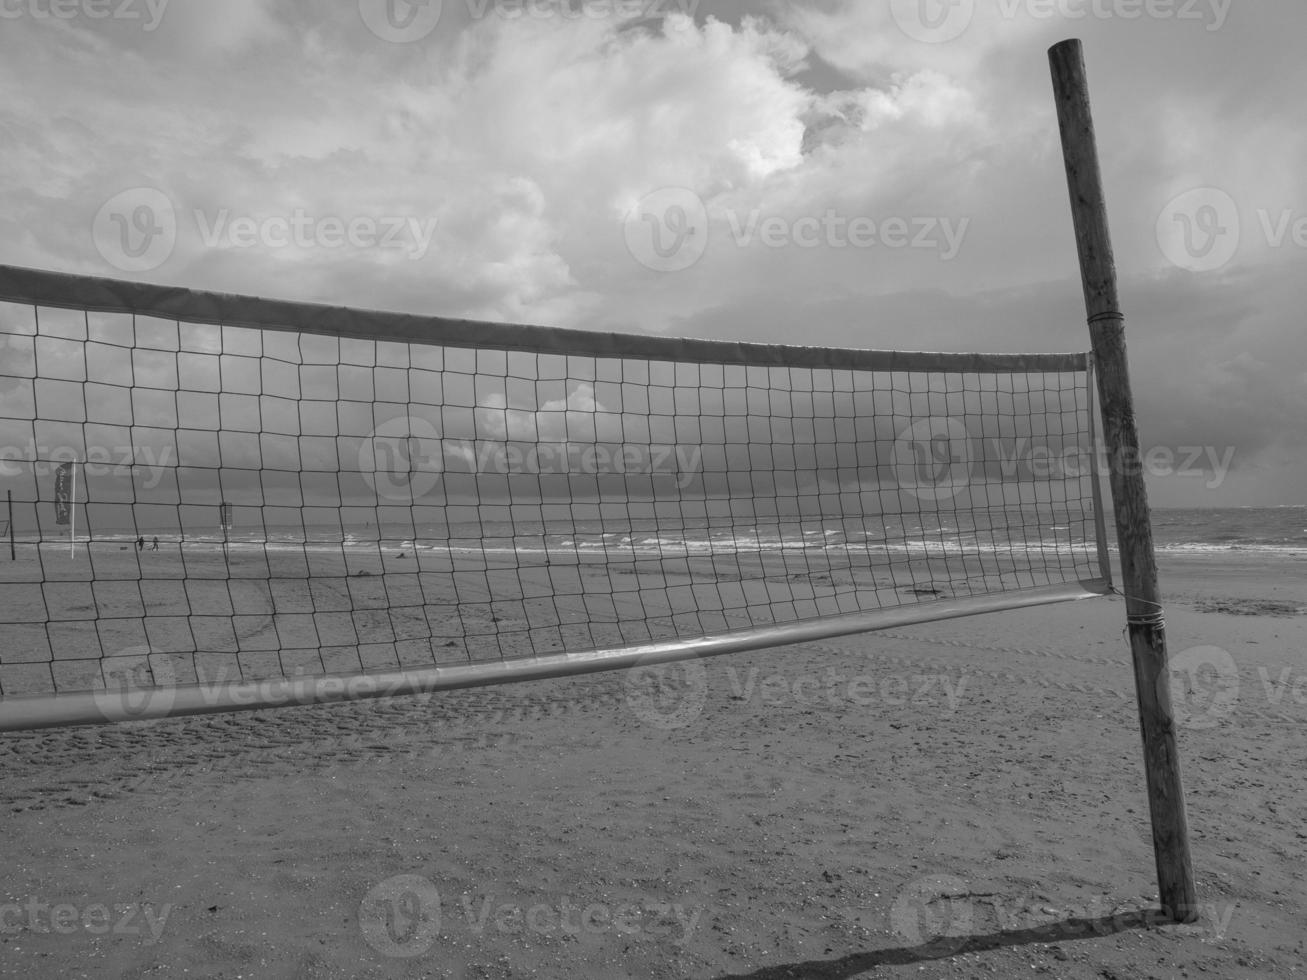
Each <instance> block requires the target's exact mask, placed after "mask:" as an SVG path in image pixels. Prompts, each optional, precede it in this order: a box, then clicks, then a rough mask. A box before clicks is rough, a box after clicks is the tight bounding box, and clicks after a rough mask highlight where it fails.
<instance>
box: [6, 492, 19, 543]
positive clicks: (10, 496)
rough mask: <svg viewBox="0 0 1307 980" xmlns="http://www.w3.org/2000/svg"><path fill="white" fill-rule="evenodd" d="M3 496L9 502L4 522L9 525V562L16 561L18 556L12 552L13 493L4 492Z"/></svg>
mask: <svg viewBox="0 0 1307 980" xmlns="http://www.w3.org/2000/svg"><path fill="white" fill-rule="evenodd" d="M5 496H6V497H7V498H8V502H9V509H8V511H6V516H7V517H8V518H9V520H8V521H7V522H6V523H7V524H8V525H9V560H10V561H17V560H18V555H17V554H16V553H15V552H14V492H13V491H12V490H6V491H5Z"/></svg>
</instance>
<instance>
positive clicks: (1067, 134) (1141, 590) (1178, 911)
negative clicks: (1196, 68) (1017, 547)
mask: <svg viewBox="0 0 1307 980" xmlns="http://www.w3.org/2000/svg"><path fill="white" fill-rule="evenodd" d="M1048 60H1049V65H1050V67H1051V69H1052V74H1053V92H1054V97H1055V100H1056V102H1057V117H1058V127H1059V129H1060V130H1061V134H1062V154H1063V157H1064V160H1065V162H1066V175H1067V188H1068V190H1069V192H1070V195H1071V213H1072V216H1073V218H1074V219H1075V230H1076V245H1077V248H1078V250H1079V253H1080V274H1081V279H1082V281H1083V285H1084V292H1085V311H1086V313H1087V315H1088V318H1089V335H1090V338H1091V341H1092V346H1093V352H1094V367H1095V375H1096V377H1097V379H1098V394H1099V405H1100V406H1101V409H1100V411H1101V413H1102V420H1103V443H1104V448H1105V449H1106V451H1107V459H1108V479H1109V483H1110V485H1111V488H1112V504H1113V509H1114V511H1115V517H1116V534H1117V543H1118V547H1119V548H1120V555H1121V580H1122V587H1123V589H1124V593H1125V606H1126V626H1127V629H1128V631H1129V634H1130V651H1131V655H1132V658H1133V661H1134V673H1135V691H1136V694H1137V696H1138V700H1139V727H1140V731H1141V733H1142V735H1143V742H1144V772H1145V774H1146V777H1147V782H1148V808H1149V813H1150V815H1151V818H1152V826H1153V854H1154V857H1155V858H1156V862H1157V883H1158V890H1159V894H1160V897H1161V903H1162V906H1163V907H1164V908H1165V910H1166V913H1167V914H1168V915H1169V916H1170V917H1171V918H1172V919H1174V920H1175V921H1176V922H1193V921H1195V920H1196V919H1197V918H1198V903H1197V897H1196V893H1195V890H1194V873H1193V864H1192V861H1191V859H1190V856H1189V828H1188V818H1187V816H1186V814H1185V804H1184V788H1183V786H1182V784H1181V780H1180V755H1179V751H1178V748H1177V745H1176V736H1175V718H1174V715H1173V713H1172V709H1171V680H1170V675H1169V673H1168V671H1167V664H1166V632H1165V629H1166V625H1165V620H1164V619H1163V617H1162V606H1161V603H1160V600H1159V593H1158V588H1157V558H1156V555H1155V554H1154V552H1153V529H1152V525H1151V523H1150V522H1149V514H1148V498H1147V493H1146V490H1145V487H1144V478H1143V470H1142V468H1141V467H1140V465H1139V433H1138V431H1137V430H1136V428H1135V421H1134V404H1133V396H1132V394H1131V391H1130V374H1129V370H1128V368H1127V364H1126V347H1125V317H1124V316H1123V315H1122V314H1121V312H1120V304H1119V301H1118V296H1117V283H1116V260H1115V258H1114V257H1113V254H1112V240H1111V236H1110V234H1109V232H1108V226H1107V203H1106V198H1105V197H1104V194H1103V182H1102V173H1101V171H1100V169H1099V163H1098V148H1097V144H1096V142H1095V139H1094V122H1093V116H1092V114H1091V111H1090V105H1089V84H1088V81H1087V77H1086V73H1085V58H1084V50H1083V47H1082V45H1081V43H1080V41H1079V40H1077V39H1072V40H1068V41H1062V42H1061V43H1060V44H1056V45H1054V46H1053V47H1052V48H1050V49H1049V52H1048Z"/></svg>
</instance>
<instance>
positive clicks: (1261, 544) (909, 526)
mask: <svg viewBox="0 0 1307 980" xmlns="http://www.w3.org/2000/svg"><path fill="white" fill-rule="evenodd" d="M244 510H245V511H246V517H247V519H246V520H240V521H238V522H237V526H235V527H233V528H231V529H229V530H228V531H227V532H226V533H225V534H224V533H223V531H222V530H221V529H218V528H212V527H210V528H204V529H194V530H186V531H185V532H184V533H180V530H179V528H177V527H176V525H172V526H165V525H159V526H153V527H146V526H140V527H138V528H121V527H120V528H103V527H101V528H96V527H92V528H89V529H88V528H87V527H86V526H85V525H83V526H82V527H81V528H79V529H78V531H79V533H78V538H79V540H82V541H85V540H86V539H87V537H88V536H89V537H90V538H91V539H92V540H94V541H98V542H104V543H109V542H116V543H124V542H133V541H135V539H136V537H137V535H138V534H143V535H144V536H145V538H146V539H147V546H148V544H149V543H152V539H153V537H154V536H155V535H156V534H157V535H158V536H159V538H160V541H161V543H164V544H176V543H178V542H179V541H184V542H186V543H187V544H188V545H193V546H199V547H204V546H214V545H222V544H223V543H224V540H225V543H226V544H227V546H228V547H230V548H236V549H238V550H247V549H266V550H270V551H275V550H280V549H294V550H300V549H303V548H305V547H308V548H309V549H330V550H337V549H339V548H340V547H341V546H342V545H343V546H345V547H346V548H352V547H359V548H368V549H375V548H377V547H382V548H391V547H395V548H400V549H404V548H409V549H416V550H418V551H437V552H441V551H444V552H461V553H468V552H471V553H479V554H486V555H491V554H500V555H502V554H512V553H518V554H521V555H527V554H532V553H536V554H550V555H561V554H564V553H567V552H573V553H576V554H577V555H591V556H603V555H608V556H610V557H616V556H618V555H620V554H622V553H626V554H636V555H649V554H657V555H663V556H668V555H677V554H679V555H721V554H730V553H736V552H778V551H784V552H792V551H824V552H827V553H830V552H838V551H849V552H862V553H867V552H870V553H872V554H876V553H881V554H891V555H892V554H907V555H912V556H919V557H932V556H933V557H947V556H951V555H967V554H980V555H983V554H995V553H1011V552H1013V551H1020V552H1023V553H1031V552H1043V553H1046V554H1053V553H1058V552H1062V553H1077V554H1086V553H1091V552H1093V551H1095V550H1096V541H1095V537H1094V530H1093V526H1092V524H1091V522H1090V521H1089V520H1087V519H1086V518H1085V517H1084V516H1083V515H1081V514H1080V513H1079V512H1078V511H1075V510H1073V511H1070V512H1069V513H1068V510H1067V509H1065V508H1061V507H1060V508H1056V509H1053V508H1049V507H1047V506H1039V507H1026V508H1007V509H993V510H984V511H976V512H971V511H963V510H959V511H957V512H952V511H941V512H939V513H928V514H904V515H898V514H895V515H883V514H882V515H877V514H868V515H865V516H862V517H858V518H850V517H834V518H819V517H801V518H800V517H793V518H777V517H775V516H772V517H769V518H759V517H749V518H746V519H739V518H734V517H732V516H731V515H730V514H721V515H717V516H712V517H709V516H706V515H700V516H698V517H683V516H680V515H677V516H670V517H667V518H662V519H658V520H654V519H651V518H633V517H630V516H629V515H626V516H624V515H621V514H613V515H611V516H605V517H604V518H603V519H602V520H596V519H589V518H573V517H562V518H560V519H556V520H551V521H543V522H542V521H536V520H518V521H517V522H516V523H515V524H509V523H507V522H505V521H503V520H498V519H485V520H482V521H479V522H477V521H466V520H463V521H457V522H451V523H433V522H429V521H428V522H424V523H420V524H419V523H413V522H398V523H396V522H388V521H381V522H371V521H365V522H363V523H362V524H359V523H354V524H350V525H345V526H342V525H334V524H318V525H308V526H288V525H270V526H266V527H261V526H257V525H253V524H252V523H251V522H250V520H249V519H248V517H250V516H253V515H257V513H258V512H257V509H256V508H246V509H244ZM460 510H462V511H463V513H464V515H466V512H467V510H468V508H460ZM496 510H498V511H502V508H496ZM283 513H284V511H283ZM356 513H357V511H356ZM427 516H430V515H429V513H428V515H427ZM1109 521H1110V516H1109ZM1152 522H1153V537H1154V544H1155V546H1156V549H1157V551H1158V552H1160V553H1167V552H1175V553H1184V554H1191V555H1203V554H1210V555H1221V554H1228V553H1231V552H1245V553H1248V554H1250V555H1252V554H1256V553H1266V554H1268V555H1270V554H1281V555H1294V556H1304V557H1307V505H1293V506H1284V507H1237V508H1205V509H1166V508H1155V509H1154V510H1153V514H1152ZM52 531H54V529H53V528H46V529H44V533H43V534H41V535H40V540H42V541H43V542H44V543H51V542H57V541H65V542H66V541H67V529H65V528H59V529H58V530H57V531H54V533H51V532H52ZM88 531H89V532H90V534H89V535H88ZM37 538H38V536H37V535H35V534H32V533H31V532H27V533H24V532H21V531H20V532H19V534H18V541H19V542H20V543H32V542H34V541H35V540H37ZM1107 542H1108V547H1109V550H1115V547H1116V540H1115V534H1114V532H1113V531H1112V529H1111V527H1110V526H1109V528H1108V533H1107Z"/></svg>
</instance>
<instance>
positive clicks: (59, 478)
mask: <svg viewBox="0 0 1307 980" xmlns="http://www.w3.org/2000/svg"><path fill="white" fill-rule="evenodd" d="M72 511H73V464H72V463H60V464H59V466H58V467H57V468H56V469H55V471H54V522H55V523H56V524H68V523H70V520H71V517H72Z"/></svg>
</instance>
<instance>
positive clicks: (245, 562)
mask: <svg viewBox="0 0 1307 980" xmlns="http://www.w3.org/2000/svg"><path fill="white" fill-rule="evenodd" d="M14 291H15V290H14V289H13V288H10V289H9V290H8V291H7V295H8V297H9V298H10V299H14V295H13V294H14ZM197 295H201V296H202V295H203V294H197ZM62 302H66V301H61V303H62ZM184 302H185V301H184ZM191 302H193V305H194V306H195V308H196V310H197V313H196V316H195V317H194V319H193V320H190V319H188V318H187V316H186V315H185V314H184V312H183V313H182V314H179V315H171V316H167V317H161V316H154V315H144V314H141V313H134V312H129V311H123V310H118V311H114V310H110V311H107V312H106V311H99V310H96V309H93V308H90V307H92V306H93V305H96V304H91V303H86V304H84V305H83V306H82V307H75V308H69V307H67V306H64V305H59V306H55V305H48V304H46V303H43V302H41V301H40V299H39V298H38V299H37V300H34V301H30V302H22V301H17V302H5V303H0V344H3V360H0V445H3V446H4V447H5V448H4V450H3V453H0V455H2V456H3V459H2V460H0V467H3V486H4V489H5V490H7V491H8V493H7V495H5V500H6V501H10V502H9V503H8V504H7V507H8V512H7V513H6V514H4V515H3V516H0V521H8V522H9V525H8V530H7V531H6V535H7V538H6V541H5V542H4V544H6V545H8V543H9V539H12V542H13V557H12V558H10V555H9V554H3V553H0V594H2V595H3V601H2V602H0V627H3V630H4V635H5V643H4V645H3V647H2V648H0V694H4V695H13V694H26V693H46V692H65V691H78V690H89V689H95V688H99V687H103V686H105V685H108V684H111V683H114V680H115V678H116V677H120V676H121V674H122V672H123V671H130V672H132V673H133V674H134V675H135V678H136V680H137V681H138V682H139V681H140V680H141V676H142V675H145V676H146V682H149V683H156V684H186V683H194V682H211V681H215V680H216V681H233V680H249V679H254V678H263V677H270V676H283V675H284V676H293V675H300V674H337V673H357V672H367V671H374V670H388V669H395V668H399V667H404V668H407V667H421V666H442V665H448V664H460V663H477V662H485V661H499V660H514V659H520V658H535V657H541V656H545V655H548V654H554V653H558V652H561V651H579V650H591V649H608V648H614V647H628V646H630V645H633V644H643V643H651V642H659V641H673V640H678V639H683V638H686V637H697V636H703V635H705V634H714V633H720V632H724V631H734V630H740V629H750V628H759V627H767V626H771V625H775V624H784V623H792V622H800V621H806V620H812V619H818V618H822V617H833V616H840V615H843V614H848V613H856V612H866V611H868V610H875V609H885V608H892V607H896V606H902V605H904V604H912V603H925V602H931V601H934V600H936V599H938V598H941V597H948V598H957V597H965V596H979V595H987V594H993V593H996V592H1004V591H1010V590H1020V589H1030V588H1034V587H1038V586H1046V585H1052V584H1057V583H1064V582H1078V581H1091V580H1098V579H1101V578H1104V577H1105V574H1104V573H1105V569H1104V567H1103V565H1102V560H1103V553H1102V549H1101V547H1100V546H1099V543H1098V542H1099V541H1100V540H1101V535H1100V534H1099V531H1100V530H1101V524H1100V520H1101V515H1100V514H1099V513H1098V508H1097V506H1096V498H1095V479H1096V477H1095V469H1094V466H1093V462H1094V461H1093V446H1092V440H1091V414H1092V413H1091V404H1090V397H1089V391H1090V387H1089V375H1088V373H1087V360H1086V358H1085V357H1083V356H1078V355H1068V356H1052V355H1050V356H1048V357H1046V358H1041V357H1034V356H1032V357H1027V358H1023V359H1022V358H1012V359H1010V361H1004V360H1002V359H1001V358H1000V359H997V360H996V359H995V358H992V357H991V358H986V357H980V356H978V357H974V358H966V357H962V356H951V355H940V356H939V357H937V358H933V359H932V357H931V356H929V355H911V356H895V355H884V357H883V358H881V359H880V360H877V359H875V358H874V357H871V356H870V355H868V354H867V352H839V351H828V352H824V353H823V354H822V356H821V357H820V358H816V357H814V356H813V355H812V354H811V353H810V352H809V353H807V354H803V355H802V356H800V355H799V354H797V353H796V354H793V355H787V354H786V353H785V352H784V350H783V349H776V348H757V349H749V348H746V347H743V346H738V345H737V346H734V347H732V346H731V345H720V347H718V346H712V345H706V344H698V346H696V345H695V344H694V343H687V344H685V345H682V346H681V347H678V346H677V345H676V342H673V341H667V342H660V341H653V340H648V339H641V340H639V341H638V342H637V341H635V340H630V341H629V342H628V343H625V346H626V347H630V348H632V349H633V352H632V353H629V354H625V353H622V351H623V349H624V341H623V340H622V338H615V337H612V336H604V337H602V338H597V339H596V340H595V342H594V346H595V352H594V353H590V354H587V353H584V348H583V347H579V346H578V345H581V344H584V343H585V341H584V340H578V339H577V335H575V334H567V335H565V336H564V335H563V334H560V335H559V336H562V337H564V340H565V341H566V342H565V343H563V342H561V341H560V342H559V343H558V346H559V347H561V348H563V349H564V350H563V352H551V351H549V350H546V349H539V348H541V347H542V345H541V344H540V343H538V342H537V341H538V340H539V338H540V337H542V336H545V337H548V336H549V334H548V333H547V332H545V331H542V330H541V328H526V329H527V330H528V331H531V330H534V331H536V333H530V334H529V335H525V334H521V335H513V336H511V337H508V338H507V339H506V340H504V341H503V343H502V344H501V345H500V347H494V346H491V347H481V348H477V347H469V346H465V343H464V341H463V339H462V335H458V336H457V337H456V340H457V342H450V340H449V339H448V338H449V336H450V335H451V333H457V332H456V331H451V330H441V329H438V326H439V325H438V323H436V322H435V321H433V324H434V325H433V326H432V327H431V329H430V330H427V331H425V332H426V333H427V334H428V335H429V336H427V337H426V338H424V339H417V338H411V337H404V338H401V339H391V338H387V337H379V338H374V339H367V338H364V337H351V336H340V335H338V333H339V331H337V333H328V332H315V330H314V329H313V326H312V320H313V316H312V315H311V313H312V311H311V310H308V311H307V312H306V313H305V317H304V319H305V320H306V323H299V324H296V325H294V328H293V329H288V327H287V324H286V323H284V322H278V321H276V320H273V319H271V318H270V319H268V322H265V323H261V324H260V323H255V324H251V323H248V322H243V323H242V324H241V325H239V326H237V325H231V324H230V323H227V324H215V323H212V322H200V321H203V320H204V319H206V318H208V319H215V318H216V317H213V316H212V315H211V314H210V313H209V312H208V310H207V308H206V307H205V304H204V302H202V301H201V300H198V299H197V300H193V301H191ZM250 302H251V304H256V303H257V302H258V301H250ZM98 305H100V306H104V305H110V304H103V303H101V304H98ZM306 309H307V308H306ZM334 312H335V314H336V315H337V316H338V317H344V318H345V319H344V321H342V322H347V323H349V322H356V323H357V324H359V325H360V332H362V326H363V325H367V323H370V322H371V321H367V317H366V316H364V315H362V314H360V315H359V316H358V317H356V318H354V320H351V319H350V316H349V312H348V311H344V312H342V311H334ZM245 319H246V320H248V319H249V318H248V317H246V318H245ZM334 322H335V321H333V323H334ZM333 329H335V328H334V327H333ZM369 329H371V328H369ZM504 329H510V328H504ZM373 332H374V333H376V332H378V331H375V330H373ZM395 332H397V333H410V334H411V333H413V332H414V331H412V330H405V331H395ZM471 333H472V334H473V335H475V333H476V331H471ZM488 336H490V337H491V339H492V340H493V339H494V338H495V337H497V336H498V335H495V334H488ZM523 337H526V338H527V339H528V340H529V341H530V344H527V343H522V344H521V346H523V347H527V346H531V345H534V346H535V347H536V348H537V349H511V348H512V347H513V345H514V343H516V342H518V341H521V340H522V338H523ZM495 342H496V343H498V341H495ZM704 353H713V354H714V355H716V354H720V355H722V357H721V360H713V359H712V358H707V357H703V356H702V355H703V354H704ZM728 354H729V355H730V356H731V357H734V358H736V360H737V362H735V363H732V362H731V361H730V360H729V358H728V357H727V355H728ZM764 354H765V355H766V357H765V359H766V360H768V361H771V362H773V363H753V361H758V360H762V359H764V358H763V355H764ZM843 364H847V365H848V366H842V365H843Z"/></svg>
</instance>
